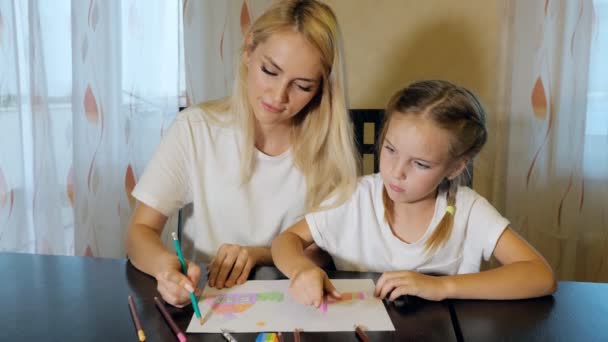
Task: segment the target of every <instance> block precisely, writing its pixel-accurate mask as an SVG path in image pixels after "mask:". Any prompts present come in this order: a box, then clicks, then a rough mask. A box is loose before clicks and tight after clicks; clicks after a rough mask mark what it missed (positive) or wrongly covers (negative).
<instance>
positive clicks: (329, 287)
mask: <svg viewBox="0 0 608 342" xmlns="http://www.w3.org/2000/svg"><path fill="white" fill-rule="evenodd" d="M289 292H290V293H291V295H292V296H293V297H294V298H295V300H296V301H297V302H298V303H300V304H304V305H314V306H315V307H317V308H318V307H319V306H320V305H321V303H323V300H324V298H323V296H324V294H328V295H330V296H332V297H334V298H336V299H340V298H341V294H340V293H339V292H338V291H337V290H336V288H335V287H334V285H333V284H332V283H331V281H329V277H327V273H325V272H324V271H323V270H322V269H321V268H319V267H316V266H314V267H309V268H305V269H303V270H301V271H299V272H296V273H295V275H294V276H293V279H292V280H291V284H290V285H289Z"/></svg>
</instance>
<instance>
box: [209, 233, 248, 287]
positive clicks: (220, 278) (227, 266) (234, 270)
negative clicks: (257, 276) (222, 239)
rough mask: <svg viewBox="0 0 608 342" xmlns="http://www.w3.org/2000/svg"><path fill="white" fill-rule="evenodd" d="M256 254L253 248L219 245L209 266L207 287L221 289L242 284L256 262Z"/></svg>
mask: <svg viewBox="0 0 608 342" xmlns="http://www.w3.org/2000/svg"><path fill="white" fill-rule="evenodd" d="M257 254H258V253H257V252H256V249H255V248H253V247H246V246H241V245H236V244H223V245H221V246H220V248H219V249H218V250H217V254H216V256H215V258H213V260H211V263H210V264H209V286H211V287H216V288H218V289H221V288H224V287H232V286H234V285H235V284H238V285H240V284H242V283H244V282H245V281H247V277H249V272H251V269H252V268H253V266H255V265H256V263H257V262H258V255H257Z"/></svg>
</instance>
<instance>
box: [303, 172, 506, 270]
mask: <svg viewBox="0 0 608 342" xmlns="http://www.w3.org/2000/svg"><path fill="white" fill-rule="evenodd" d="M382 189H383V183H382V178H381V177H380V175H379V174H375V175H369V176H365V177H363V178H362V179H361V180H360V181H359V184H358V186H357V189H356V191H355V193H354V194H353V196H352V197H351V198H350V199H349V200H348V201H347V202H346V203H344V204H342V205H341V206H338V207H336V208H333V209H329V210H326V211H319V212H313V213H310V214H307V215H306V222H307V223H308V226H309V228H310V232H311V234H312V237H313V239H314V241H315V243H316V244H317V245H318V246H319V247H321V248H322V249H324V250H326V251H327V252H328V253H329V254H330V255H331V256H332V258H333V259H334V262H335V264H336V268H337V269H338V270H345V271H364V272H365V271H370V272H386V271H401V270H411V271H417V272H421V273H430V274H446V275H447V274H450V275H452V274H464V273H474V272H479V268H480V263H481V258H482V257H483V258H484V259H485V260H488V259H489V258H490V257H491V256H492V253H493V251H494V246H495V245H496V242H497V241H498V238H499V237H500V235H501V234H502V232H503V231H504V229H505V228H506V227H507V226H508V225H509V221H508V220H507V219H506V218H504V217H503V216H502V215H500V213H498V211H496V209H495V208H494V207H493V206H492V205H491V204H490V203H488V201H487V200H486V199H485V198H483V197H482V196H480V195H479V194H477V193H476V192H475V191H473V190H472V189H470V188H468V187H459V188H458V191H457V193H456V202H455V207H456V212H455V215H454V226H453V228H452V233H451V235H450V237H449V239H448V240H447V241H446V242H445V244H443V245H442V246H441V247H439V248H438V249H437V250H436V251H435V252H434V253H432V254H430V255H427V254H426V253H425V249H424V246H425V243H426V241H427V240H428V239H429V238H430V236H431V235H432V233H433V231H434V230H435V228H436V227H437V224H438V223H439V221H440V220H441V218H442V217H443V214H444V213H445V209H446V207H447V201H446V194H445V193H440V194H439V195H438V196H437V199H436V202H435V212H434V214H433V218H432V220H431V222H430V224H429V227H428V228H427V230H426V232H425V233H424V235H423V236H422V237H421V238H420V239H419V240H418V241H416V242H414V243H405V242H403V241H402V240H400V239H399V238H397V237H396V236H395V235H394V234H393V232H392V231H391V228H390V226H389V225H388V223H387V222H386V220H385V219H384V205H383V202H382Z"/></svg>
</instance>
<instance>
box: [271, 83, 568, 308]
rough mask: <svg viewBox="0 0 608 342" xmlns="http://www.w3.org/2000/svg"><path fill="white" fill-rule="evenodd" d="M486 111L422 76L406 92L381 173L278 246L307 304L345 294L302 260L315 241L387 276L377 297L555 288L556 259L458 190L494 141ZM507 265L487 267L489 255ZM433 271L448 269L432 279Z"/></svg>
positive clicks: (495, 294)
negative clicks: (470, 164)
mask: <svg viewBox="0 0 608 342" xmlns="http://www.w3.org/2000/svg"><path fill="white" fill-rule="evenodd" d="M486 134H487V133H486V127H485V113H484V110H483V108H482V107H481V105H480V104H479V102H478V100H477V99H476V98H475V96H474V95H473V94H472V93H471V92H469V91H468V90H466V89H464V88H461V87H459V86H455V85H453V84H451V83H448V82H445V81H423V82H418V83H414V84H411V85H410V86H409V87H407V88H405V89H403V90H401V91H399V92H397V93H396V94H395V95H394V96H393V97H392V99H391V100H390V101H389V103H388V106H387V108H386V119H385V124H384V127H383V130H382V134H381V136H380V140H379V143H380V146H381V147H380V148H381V152H380V173H379V174H375V175H370V176H366V177H363V178H362V179H361V180H360V182H359V184H358V187H357V189H356V191H355V193H354V194H353V196H352V197H351V198H350V199H349V200H348V201H347V202H345V203H343V204H342V205H340V206H337V207H335V208H332V209H329V210H324V211H317V212H313V213H310V214H307V215H306V216H305V220H302V221H300V222H298V223H297V224H295V225H294V226H293V227H291V228H289V229H288V230H287V231H285V232H284V233H282V234H281V235H279V236H278V237H277V238H276V239H275V240H274V242H273V243H272V256H273V259H274V261H275V264H276V265H277V267H278V268H279V269H280V270H281V271H282V272H283V273H284V274H285V275H286V276H287V277H289V278H290V279H291V286H290V291H291V292H292V294H293V296H294V297H295V298H296V300H298V301H299V302H301V303H303V304H307V305H315V306H319V305H320V303H321V300H322V298H323V295H324V293H327V294H329V295H332V296H335V297H339V296H340V294H339V293H338V292H337V291H336V289H335V288H334V286H333V285H332V284H331V282H330V281H329V279H328V277H327V275H326V274H325V272H323V270H321V269H320V268H319V267H317V266H316V265H314V264H313V263H311V262H310V261H309V260H307V259H306V258H304V257H303V253H302V251H303V248H305V247H306V246H308V245H310V244H311V243H313V242H315V243H316V244H317V245H318V246H319V247H320V248H322V249H324V250H326V251H327V252H329V254H330V255H331V256H332V257H333V259H334V262H335V264H336V267H337V268H338V269H339V270H347V271H373V272H384V273H383V274H382V276H381V277H380V278H379V280H378V282H377V284H376V289H375V294H376V295H377V296H378V297H380V298H383V299H384V298H388V299H389V300H394V299H396V298H397V297H398V296H401V295H415V296H418V297H422V298H425V299H429V300H442V299H444V298H471V299H472V298H478V299H515V298H526V297H535V296H542V295H546V294H550V293H552V292H554V291H555V288H556V282H555V278H554V277H553V273H552V271H551V268H550V267H549V265H548V264H547V263H546V262H545V260H544V259H543V257H542V256H541V255H540V254H539V253H538V252H537V251H536V250H534V248H533V247H532V246H530V245H528V244H527V243H526V241H524V240H523V239H522V238H521V237H519V236H518V235H517V234H516V233H515V232H514V231H513V230H512V229H511V228H509V222H508V221H507V220H506V219H505V218H504V217H502V216H501V215H500V214H499V213H498V212H497V211H496V210H495V209H494V208H493V207H492V206H491V205H490V203H488V201H486V200H485V199H484V198H483V197H481V196H480V195H478V194H477V193H476V192H475V191H473V190H471V189H470V188H467V187H463V186H459V182H460V180H459V179H460V177H461V174H462V172H463V170H465V167H466V165H467V163H468V162H469V161H470V160H471V159H472V158H473V157H474V156H475V155H476V154H477V153H478V152H479V151H480V150H481V148H482V146H483V145H484V143H485V141H486ZM492 255H494V256H495V257H496V258H497V259H498V261H499V262H500V263H501V264H502V266H501V267H498V268H496V269H493V270H489V271H484V272H479V267H480V261H481V258H482V257H483V258H484V259H485V260H488V259H489V258H490V256H492ZM428 274H434V275H441V276H431V275H428Z"/></svg>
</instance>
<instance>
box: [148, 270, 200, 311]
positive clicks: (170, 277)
mask: <svg viewBox="0 0 608 342" xmlns="http://www.w3.org/2000/svg"><path fill="white" fill-rule="evenodd" d="M156 279H157V289H158V292H159V293H160V295H161V297H162V298H163V299H164V300H165V301H166V302H167V303H169V304H171V305H173V306H177V307H183V306H184V305H186V304H188V302H189V300H190V297H189V294H188V291H194V286H193V285H192V282H191V281H190V279H188V277H186V276H184V275H183V274H181V273H180V272H179V271H177V270H168V271H164V272H161V273H160V274H159V275H158V276H157V277H156Z"/></svg>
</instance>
